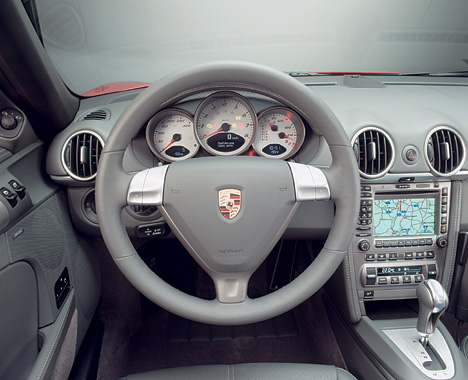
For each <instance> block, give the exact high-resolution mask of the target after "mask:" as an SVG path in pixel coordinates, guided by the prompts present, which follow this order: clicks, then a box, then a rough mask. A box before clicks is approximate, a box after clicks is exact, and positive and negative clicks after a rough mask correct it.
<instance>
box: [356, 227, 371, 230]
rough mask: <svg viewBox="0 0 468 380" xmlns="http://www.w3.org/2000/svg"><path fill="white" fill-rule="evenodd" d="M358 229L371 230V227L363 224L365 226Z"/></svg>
mask: <svg viewBox="0 0 468 380" xmlns="http://www.w3.org/2000/svg"><path fill="white" fill-rule="evenodd" d="M356 229H357V230H359V231H369V230H370V229H371V228H370V227H369V226H363V227H358V228H356Z"/></svg>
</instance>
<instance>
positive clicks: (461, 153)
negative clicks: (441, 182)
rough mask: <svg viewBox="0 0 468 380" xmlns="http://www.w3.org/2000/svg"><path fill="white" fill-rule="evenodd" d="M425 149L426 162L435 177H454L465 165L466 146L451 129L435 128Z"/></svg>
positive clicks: (428, 137) (427, 140)
mask: <svg viewBox="0 0 468 380" xmlns="http://www.w3.org/2000/svg"><path fill="white" fill-rule="evenodd" d="M425 147H426V148H425V153H426V161H427V163H428V164H429V167H430V169H431V171H432V172H433V173H434V174H435V175H438V176H442V177H443V176H450V175H453V174H455V173H456V172H458V171H459V170H460V169H461V168H462V166H463V164H464V163H465V152H466V150H465V144H464V142H463V139H462V138H461V136H460V135H459V134H458V133H457V132H455V131H454V130H453V129H451V128H448V127H437V128H434V129H433V130H432V131H431V132H430V133H429V135H428V136H427V139H426V145H425Z"/></svg>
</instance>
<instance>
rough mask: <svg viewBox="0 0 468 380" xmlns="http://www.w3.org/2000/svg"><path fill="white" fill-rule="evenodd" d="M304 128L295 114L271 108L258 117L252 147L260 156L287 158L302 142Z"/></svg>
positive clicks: (280, 108)
mask: <svg viewBox="0 0 468 380" xmlns="http://www.w3.org/2000/svg"><path fill="white" fill-rule="evenodd" d="M304 135H305V128H304V123H303V122H302V119H301V118H300V117H299V115H298V114H297V113H295V112H294V111H292V110H290V109H289V108H285V107H272V108H269V109H267V110H265V111H263V112H262V113H261V114H260V115H258V127H257V134H256V137H255V140H254V142H253V147H254V149H255V151H256V152H257V153H258V154H260V155H261V156H265V157H273V158H282V159H285V158H289V157H291V156H292V155H294V154H295V153H296V152H297V151H298V150H299V148H300V147H301V145H302V143H303V142H304Z"/></svg>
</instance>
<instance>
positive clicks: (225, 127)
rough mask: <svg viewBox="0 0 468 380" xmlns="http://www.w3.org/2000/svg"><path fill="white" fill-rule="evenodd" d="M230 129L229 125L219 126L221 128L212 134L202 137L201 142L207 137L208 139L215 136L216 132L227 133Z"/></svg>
mask: <svg viewBox="0 0 468 380" xmlns="http://www.w3.org/2000/svg"><path fill="white" fill-rule="evenodd" d="M230 127H231V126H230V125H229V124H227V123H224V124H223V125H222V126H221V128H219V129H217V130H216V131H214V132H211V133H210V134H209V135H206V136H203V137H202V140H203V139H206V138H208V137H210V136H213V135H215V134H216V133H218V132H227V131H229V128H230Z"/></svg>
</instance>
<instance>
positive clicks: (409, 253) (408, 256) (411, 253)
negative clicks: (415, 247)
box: [405, 252, 414, 260]
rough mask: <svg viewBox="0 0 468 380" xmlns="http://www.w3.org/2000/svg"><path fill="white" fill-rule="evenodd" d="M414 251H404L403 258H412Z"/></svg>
mask: <svg viewBox="0 0 468 380" xmlns="http://www.w3.org/2000/svg"><path fill="white" fill-rule="evenodd" d="M413 258H414V252H405V260H413Z"/></svg>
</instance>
